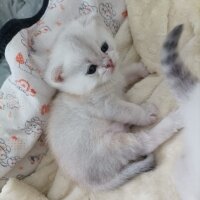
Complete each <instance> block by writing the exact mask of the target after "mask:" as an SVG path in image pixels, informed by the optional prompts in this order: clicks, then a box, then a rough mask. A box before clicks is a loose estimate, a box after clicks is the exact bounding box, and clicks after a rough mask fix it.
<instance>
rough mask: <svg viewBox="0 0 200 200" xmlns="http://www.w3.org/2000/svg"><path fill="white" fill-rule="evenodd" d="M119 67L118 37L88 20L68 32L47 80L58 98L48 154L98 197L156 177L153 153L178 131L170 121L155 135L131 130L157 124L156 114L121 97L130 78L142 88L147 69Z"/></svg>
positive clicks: (92, 18) (50, 125)
mask: <svg viewBox="0 0 200 200" xmlns="http://www.w3.org/2000/svg"><path fill="white" fill-rule="evenodd" d="M118 65H119V63H118V57H117V51H116V47H115V43H114V39H113V36H112V35H111V34H110V33H109V31H107V29H106V27H105V25H104V23H103V22H102V21H101V19H100V18H99V17H98V16H93V15H90V16H85V17H82V18H79V19H77V20H75V21H73V22H71V23H70V24H68V25H67V26H66V28H65V29H64V30H63V31H62V33H61V35H60V36H59V37H58V39H57V41H56V44H55V47H54V49H53V51H52V55H51V57H50V61H49V66H48V68H47V71H46V73H45V80H46V81H47V82H48V83H49V84H50V85H51V86H53V87H55V88H57V89H58V90H59V91H60V92H59V93H58V95H57V96H56V98H55V100H54V102H53V105H52V108H51V114H50V118H49V123H48V128H47V132H48V141H49V145H50V148H51V150H52V152H53V154H54V156H55V158H56V160H57V162H58V165H59V167H60V168H61V169H62V170H63V172H64V173H67V174H69V175H70V176H71V178H72V179H73V180H74V181H75V182H77V183H79V184H80V185H82V186H84V187H86V188H87V189H90V190H93V191H95V190H108V189H114V188H117V187H119V186H121V185H122V184H124V183H126V182H127V181H128V180H129V179H130V178H133V177H135V176H136V175H138V174H140V173H142V172H145V171H148V170H150V169H151V168H152V167H153V166H154V156H153V155H152V154H151V153H152V152H153V151H154V150H155V149H156V148H157V147H158V146H159V145H160V144H161V143H163V142H164V141H166V140H167V139H168V138H169V137H171V136H172V134H173V133H174V132H176V130H177V128H178V127H179V124H178V123H176V124H173V121H174V118H173V116H169V117H167V118H166V119H164V120H162V121H161V122H160V123H159V124H158V125H157V126H155V127H154V128H153V129H152V130H151V131H149V133H146V132H142V131H140V132H136V133H132V132H131V131H130V130H129V127H128V126H127V124H132V125H138V126H146V125H149V124H152V123H154V122H155V121H156V120H157V112H158V111H157V108H156V107H155V106H154V105H152V104H143V105H141V106H139V105H136V104H134V103H130V102H128V101H127V100H126V97H125V95H124V92H123V88H124V86H126V85H127V84H129V83H130V81H131V78H130V77H131V75H132V77H133V79H135V80H136V79H137V78H139V77H141V76H144V75H145V74H146V70H145V68H144V67H143V66H142V65H141V64H136V65H135V66H129V67H126V68H124V70H123V71H120V68H119V66H118ZM124 77H125V78H124ZM172 124H173V125H172ZM169 125H172V126H169ZM146 155H147V157H146V158H144V159H143V160H142V159H141V158H142V157H144V156H146Z"/></svg>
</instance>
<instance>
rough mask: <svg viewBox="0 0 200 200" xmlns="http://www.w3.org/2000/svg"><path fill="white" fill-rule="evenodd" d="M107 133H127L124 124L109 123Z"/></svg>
mask: <svg viewBox="0 0 200 200" xmlns="http://www.w3.org/2000/svg"><path fill="white" fill-rule="evenodd" d="M106 131H107V132H111V133H119V132H125V131H127V128H126V127H125V125H124V124H121V123H118V122H111V123H110V124H109V125H108V127H107V130H106Z"/></svg>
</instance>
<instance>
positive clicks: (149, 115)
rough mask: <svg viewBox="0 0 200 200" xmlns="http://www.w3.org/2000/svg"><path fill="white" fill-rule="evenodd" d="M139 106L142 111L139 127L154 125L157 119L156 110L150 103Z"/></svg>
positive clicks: (157, 112)
mask: <svg viewBox="0 0 200 200" xmlns="http://www.w3.org/2000/svg"><path fill="white" fill-rule="evenodd" d="M141 106H142V108H143V109H144V118H143V124H141V125H144V126H146V125H150V124H153V123H155V122H156V121H157V119H158V114H159V111H158V108H157V107H156V106H155V105H154V104H152V103H145V104H142V105H141Z"/></svg>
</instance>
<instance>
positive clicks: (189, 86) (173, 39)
mask: <svg viewBox="0 0 200 200" xmlns="http://www.w3.org/2000/svg"><path fill="white" fill-rule="evenodd" d="M182 30H183V26H182V25H179V26H177V27H175V28H174V29H173V30H172V31H171V32H170V33H169V35H168V37H167V39H166V41H165V43H164V46H163V55H162V56H163V58H162V63H163V70H164V72H165V74H166V77H167V79H168V83H169V85H170V86H171V88H172V89H173V91H174V93H175V95H176V97H177V99H178V100H179V101H180V112H181V113H180V114H181V115H182V116H183V118H184V126H185V129H184V132H183V134H184V135H183V137H184V148H183V154H182V156H181V158H180V159H179V160H178V162H177V166H176V182H177V188H178V190H179V192H180V195H181V197H182V199H183V200H199V199H200V156H199V153H200V81H199V80H198V79H197V77H195V76H194V75H192V74H191V73H190V71H189V70H188V69H187V68H186V67H185V66H184V64H183V62H182V61H181V59H180V58H179V55H178V52H177V46H178V41H179V39H180V36H181V33H182ZM181 115H180V116H179V117H181Z"/></svg>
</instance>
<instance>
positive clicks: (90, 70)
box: [87, 65, 97, 74]
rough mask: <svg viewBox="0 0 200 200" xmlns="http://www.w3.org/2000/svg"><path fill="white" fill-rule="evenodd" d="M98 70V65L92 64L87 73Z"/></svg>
mask: <svg viewBox="0 0 200 200" xmlns="http://www.w3.org/2000/svg"><path fill="white" fill-rule="evenodd" d="M96 70H97V65H90V66H89V68H88V71H87V74H94V73H95V72H96Z"/></svg>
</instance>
